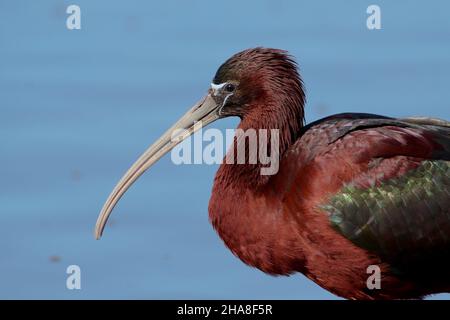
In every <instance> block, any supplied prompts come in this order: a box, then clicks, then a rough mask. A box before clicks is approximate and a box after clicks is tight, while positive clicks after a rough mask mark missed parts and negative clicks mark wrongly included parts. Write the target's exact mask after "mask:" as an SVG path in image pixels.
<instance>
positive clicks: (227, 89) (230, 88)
mask: <svg viewBox="0 0 450 320" xmlns="http://www.w3.org/2000/svg"><path fill="white" fill-rule="evenodd" d="M234 89H236V87H235V85H234V84H232V83H228V84H227V85H226V86H225V91H227V92H233V91H234Z"/></svg>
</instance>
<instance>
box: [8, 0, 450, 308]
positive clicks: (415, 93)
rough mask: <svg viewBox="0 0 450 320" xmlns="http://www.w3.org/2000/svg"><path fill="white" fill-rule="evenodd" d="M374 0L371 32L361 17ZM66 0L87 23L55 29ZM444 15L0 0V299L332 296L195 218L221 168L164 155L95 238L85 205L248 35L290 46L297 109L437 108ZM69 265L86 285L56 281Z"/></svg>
mask: <svg viewBox="0 0 450 320" xmlns="http://www.w3.org/2000/svg"><path fill="white" fill-rule="evenodd" d="M372 3H376V4H378V5H380V6H381V10H382V30H379V31H369V30H368V29H367V28H366V17H367V14H366V8H367V6H368V5H369V4H372ZM69 4H78V5H79V6H80V7H81V10H82V29H81V30H78V31H77V30H75V31H69V30H67V29H66V17H67V14H66V13H65V10H66V7H67V6H68V5H69ZM449 16H450V3H449V2H448V1H432V2H425V1H395V2H394V1H376V2H373V1H364V0H363V1H309V2H308V3H306V2H305V1H302V2H300V1H274V0H265V1H257V2H256V1H255V2H250V1H248V2H247V1H234V0H228V1H206V0H204V1H173V0H169V1H164V2H162V1H160V2H156V1H155V2H151V1H100V0H96V1H88V0H73V1H56V0H55V1H53V0H52V1H51V0H46V1H31V0H30V1H22V0H20V1H19V0H15V1H6V0H0V179H1V182H0V298H32V299H35V298H39V299H40V298H62V299H78V298H86V299H91V298H101V299H109V298H126V299H127V298H138V299H141V298H150V299H151V298H193V299H196V298H210V299H216V298H255V299H259V298H287V299H336V297H335V296H333V295H332V294H330V293H328V292H327V291H325V290H323V289H322V288H320V287H319V286H317V285H316V284H314V283H313V282H311V281H309V280H308V279H306V278H305V277H304V276H302V275H294V276H292V277H289V278H286V277H277V278H275V277H270V276H267V275H265V274H263V273H262V272H260V271H258V270H256V269H252V268H249V267H247V266H245V265H244V264H243V263H242V262H240V261H239V260H238V259H237V258H236V257H234V256H233V255H232V254H231V253H230V252H229V251H228V250H227V249H226V248H225V247H224V245H223V244H222V242H221V240H220V239H219V238H218V236H217V235H216V234H215V232H214V231H213V229H212V227H211V226H210V225H209V223H208V218H207V205H208V199H209V196H210V190H211V186H212V181H213V177H214V173H215V171H216V170H217V166H207V165H191V166H187V165H185V166H175V165H174V164H172V162H171V161H170V157H169V156H166V157H164V158H163V159H162V160H161V161H160V162H159V163H157V164H156V165H155V166H154V167H153V168H152V170H150V171H149V172H147V173H146V174H145V175H144V176H143V177H142V178H141V179H140V180H139V181H138V182H137V183H136V184H135V185H134V186H133V187H132V188H131V190H130V191H129V192H128V193H127V194H126V196H125V197H124V198H123V199H122V201H121V202H120V203H119V205H118V206H117V207H116V210H115V212H114V214H113V218H112V221H111V224H110V225H109V226H108V227H107V230H106V233H105V236H104V238H103V239H102V240H101V241H95V240H94V239H93V235H92V232H93V227H94V223H95V220H96V218H97V214H98V212H99V210H100V208H101V206H102V204H103V202H104V200H105V199H106V197H107V196H108V194H109V192H110V191H111V189H112V187H113V186H114V185H115V183H116V182H117V180H118V179H119V178H120V176H121V175H122V174H123V172H124V171H125V170H126V169H127V168H128V166H129V165H130V164H131V163H132V162H133V161H134V160H135V159H136V158H137V156H138V155H139V154H140V153H141V152H142V151H143V150H144V149H145V148H146V147H147V146H148V145H149V144H150V143H151V142H152V141H154V140H155V139H156V138H157V137H158V136H159V135H160V134H161V133H162V132H163V131H164V130H165V129H166V128H167V127H169V126H170V125H171V124H172V123H173V122H174V121H175V120H176V119H177V118H178V117H179V116H180V115H182V114H183V113H184V111H185V110H186V109H187V108H188V107H190V106H191V105H192V104H193V103H194V102H196V101H197V100H198V99H199V98H200V97H201V96H202V95H203V94H204V93H205V92H206V90H207V88H208V85H209V83H210V81H211V79H212V77H213V75H214V73H215V71H216V69H217V67H218V66H219V65H220V64H221V63H222V62H223V61H224V60H225V59H226V58H228V57H229V56H230V55H231V54H233V53H235V52H237V51H239V50H242V49H245V48H248V47H254V46H258V45H262V46H267V47H277V48H283V49H286V50H289V51H290V52H291V53H292V54H293V55H294V56H296V57H297V60H298V62H299V64H300V68H301V74H302V76H303V78H304V81H305V84H306V88H307V92H308V104H307V106H306V112H307V120H308V122H309V121H312V120H315V119H318V118H320V117H323V116H325V115H329V114H332V113H338V112H344V111H354V112H370V113H380V114H385V115H390V116H399V117H403V116H411V115H428V116H433V117H441V118H445V119H447V120H449V119H450V102H449V101H450V90H449V87H450V83H449V74H450V41H449V40H450V18H449ZM236 124H237V120H236V119H227V120H223V121H221V122H220V123H217V124H213V127H216V128H221V129H225V128H233V127H235V126H236ZM71 264H76V265H79V266H80V267H81V270H82V289H81V290H73V291H70V290H67V289H66V277H67V275H66V273H65V271H66V268H67V266H68V265H71ZM436 297H437V298H448V297H449V295H438V296H435V298H436Z"/></svg>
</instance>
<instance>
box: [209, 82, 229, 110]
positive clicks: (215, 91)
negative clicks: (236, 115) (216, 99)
mask: <svg viewBox="0 0 450 320" xmlns="http://www.w3.org/2000/svg"><path fill="white" fill-rule="evenodd" d="M226 84H227V82H224V83H221V84H215V83H211V89H212V90H213V95H214V96H217V95H219V94H220V92H221V90H222V88H223V87H224V86H225V85H226ZM232 95H233V93H232V92H230V93H228V94H227V95H226V96H225V98H224V99H223V102H222V105H221V106H220V109H219V111H218V113H219V115H220V114H221V111H222V108H223V106H224V105H225V103H226V102H227V100H228V98H229V97H230V96H232Z"/></svg>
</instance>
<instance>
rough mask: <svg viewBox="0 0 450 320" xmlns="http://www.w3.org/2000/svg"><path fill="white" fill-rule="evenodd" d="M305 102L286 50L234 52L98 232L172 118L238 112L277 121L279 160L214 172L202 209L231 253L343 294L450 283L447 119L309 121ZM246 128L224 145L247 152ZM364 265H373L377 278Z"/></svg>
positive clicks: (348, 116)
mask: <svg viewBox="0 0 450 320" xmlns="http://www.w3.org/2000/svg"><path fill="white" fill-rule="evenodd" d="M337 85H338V84H337ZM343 89H344V88H343ZM347 89H348V90H349V92H350V91H351V88H347ZM304 104H305V93H304V89H303V84H302V80H301V78H300V76H299V74H298V72H297V66H296V63H295V62H294V60H293V58H292V57H291V56H290V55H288V53H287V52H285V51H282V50H277V49H267V48H254V49H248V50H245V51H242V52H240V53H237V54H235V55H234V56H232V57H231V58H230V59H228V60H227V61H226V62H225V63H224V64H222V65H221V66H220V68H219V69H218V71H217V73H216V75H215V77H214V79H213V83H212V84H211V87H210V88H209V90H208V93H207V95H206V96H205V97H204V98H203V99H202V100H201V101H200V102H199V103H197V104H196V105H195V106H194V107H193V108H192V109H191V110H190V111H188V112H187V113H186V115H184V116H183V117H182V118H181V119H180V120H179V121H178V122H177V123H176V124H175V125H174V126H173V127H172V128H171V129H169V130H168V131H167V132H166V133H165V134H164V135H163V136H162V137H161V138H160V139H159V140H158V141H156V142H155V143H154V144H153V145H152V146H151V147H150V148H149V149H148V150H147V151H146V152H145V153H144V154H143V155H142V156H141V157H140V158H139V159H138V160H137V161H136V163H135V164H133V166H132V167H131V168H130V169H129V170H128V172H127V173H126V174H125V175H124V177H123V178H122V180H120V182H119V183H118V184H117V186H116V187H115V189H114V190H113V192H112V193H111V195H110V197H109V198H108V200H107V201H106V203H105V205H104V207H103V209H102V211H101V213H100V216H99V218H98V221H97V225H96V229H95V235H96V237H97V238H99V237H100V236H101V234H102V231H103V228H104V226H105V223H106V221H107V219H108V216H109V215H110V213H111V211H112V209H113V208H114V206H115V205H116V203H117V201H118V200H119V199H120V197H121V196H122V195H123V194H124V193H125V191H126V190H127V189H128V188H129V187H130V185H131V184H132V183H133V182H134V181H135V180H136V179H137V178H138V177H139V176H140V175H141V174H142V173H143V172H144V171H145V170H147V169H148V168H149V167H150V166H151V165H152V164H154V163H155V162H156V161H157V160H158V159H159V158H161V157H162V156H163V155H164V154H165V153H167V152H168V151H169V150H171V149H172V148H173V147H174V146H175V145H176V144H177V143H179V141H178V140H176V141H172V140H171V134H172V132H173V130H174V129H177V128H183V129H187V130H188V133H187V134H186V135H185V136H184V137H186V136H187V135H189V134H192V133H193V132H194V131H195V128H194V123H195V122H196V121H199V120H201V121H202V122H203V125H207V124H209V123H211V122H213V121H215V120H217V119H220V118H224V117H228V116H238V117H240V119H241V122H240V124H239V127H238V128H240V129H244V130H247V129H251V128H253V129H278V130H279V150H278V152H279V153H278V155H279V157H278V158H279V164H280V165H279V171H278V172H277V173H276V174H274V175H262V174H261V171H260V169H261V167H262V166H263V164H262V163H256V164H255V163H253V164H250V163H247V164H227V163H223V164H222V165H221V166H220V168H219V170H218V172H217V174H216V177H215V180H214V187H213V190H212V196H211V199H210V202H209V218H210V221H211V223H212V225H213V226H214V228H215V229H216V230H217V232H218V234H219V236H220V237H221V238H222V239H223V241H224V242H225V244H226V246H227V247H228V248H229V249H230V250H231V251H232V252H233V253H234V254H235V255H236V256H237V257H239V258H240V259H241V260H242V261H243V262H245V263H246V264H248V265H250V266H253V267H256V268H259V269H260V270H262V271H264V272H266V273H268V274H271V275H290V274H292V273H295V272H301V273H303V274H305V275H306V276H307V277H308V278H310V279H311V280H313V281H315V282H316V283H317V284H319V285H320V286H322V287H323V288H325V289H327V290H329V291H331V292H332V293H334V294H336V295H338V296H341V297H345V298H348V299H395V298H400V299H409V298H422V297H424V296H425V295H428V294H432V293H439V292H449V291H450V262H449V261H450V123H449V122H447V121H444V120H439V119H431V118H405V119H395V118H389V117H385V116H380V115H374V114H365V113H344V114H338V115H333V116H330V117H327V118H324V119H321V120H318V121H315V122H313V123H310V124H308V125H304ZM270 138H271V137H270V136H269V140H270ZM243 139H244V140H245V137H244V138H242V137H239V136H236V137H235V139H234V142H233V145H232V146H231V148H230V150H229V151H228V152H229V153H230V152H234V151H235V150H236V149H237V148H238V146H242V145H244V146H245V150H246V152H247V153H250V149H249V148H248V146H246V144H245V141H243ZM243 142H244V143H243ZM242 143H243V144H242ZM246 156H249V154H247V155H246ZM371 266H375V267H376V268H378V271H379V279H378V280H379V282H378V283H379V285H378V286H375V288H374V287H373V286H372V287H371V286H368V278H369V277H370V276H371V274H370V273H368V270H369V267H371Z"/></svg>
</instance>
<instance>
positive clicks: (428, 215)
mask: <svg viewBox="0 0 450 320" xmlns="http://www.w3.org/2000/svg"><path fill="white" fill-rule="evenodd" d="M324 209H326V211H327V212H328V213H329V219H330V222H331V224H332V226H333V227H334V228H335V229H336V230H338V231H339V232H340V233H342V235H344V236H345V237H346V238H348V239H349V240H351V241H353V242H354V243H355V244H357V245H359V246H361V247H364V248H367V249H369V250H372V251H374V252H376V253H378V254H380V255H381V256H383V257H385V258H388V259H390V260H395V261H397V262H398V263H402V262H405V261H411V260H414V259H415V258H414V257H417V258H421V257H425V256H427V254H429V253H430V254H431V253H433V252H435V251H436V250H441V249H442V250H445V249H447V250H449V251H450V162H448V161H443V160H437V161H424V162H423V163H422V164H421V165H420V166H419V167H417V168H416V169H413V170H410V171H409V172H407V173H406V174H405V175H403V176H401V177H398V178H393V179H389V180H386V181H383V182H382V183H381V184H379V185H374V186H372V187H370V188H364V189H363V188H358V187H354V186H352V185H347V186H345V187H344V188H342V190H341V192H339V193H338V194H336V195H335V196H333V197H332V198H331V199H330V203H328V204H327V205H325V206H324Z"/></svg>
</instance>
